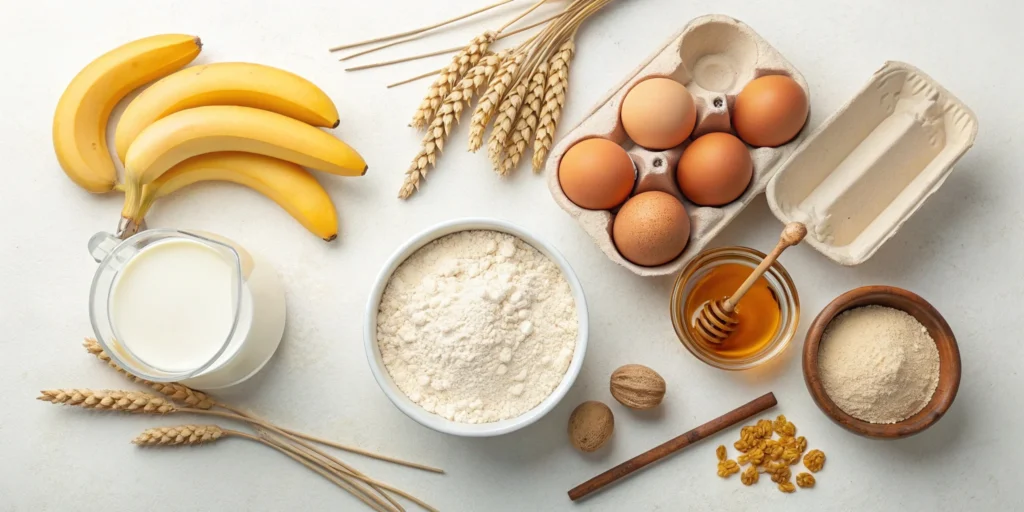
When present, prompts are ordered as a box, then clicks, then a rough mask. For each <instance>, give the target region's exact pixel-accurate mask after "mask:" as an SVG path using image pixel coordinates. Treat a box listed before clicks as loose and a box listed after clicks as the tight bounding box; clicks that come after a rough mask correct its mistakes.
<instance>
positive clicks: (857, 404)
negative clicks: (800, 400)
mask: <svg viewBox="0 0 1024 512" xmlns="http://www.w3.org/2000/svg"><path fill="white" fill-rule="evenodd" d="M818 350H819V352H818V364H819V365H820V369H821V382H822V384H823V385H824V386H825V392H826V393H828V396H829V398H831V399H832V401H833V402H835V403H836V405H838V406H839V408H840V409H842V410H843V411H846V413H847V414H849V415H851V416H853V417H855V418H858V419H860V420H863V421H869V422H871V423H896V422H899V421H903V420H905V419H907V418H909V417H910V416H913V415H914V414H917V412H918V411H920V410H921V409H923V408H924V406H925V405H927V404H928V402H929V401H930V400H931V398H932V394H934V393H935V388H936V387H938V385H939V349H938V348H936V346H935V341H934V340H932V338H931V336H929V335H928V329H926V328H925V327H924V326H923V325H921V322H918V321H917V319H916V318H914V317H913V316H910V315H909V314H907V313H906V312H904V311H901V310H898V309H893V308H888V307H883V306H864V307H860V308H856V309H851V310H849V311H844V312H843V313H841V314H840V315H839V316H837V317H836V318H835V319H833V320H832V321H831V322H829V324H828V327H827V328H826V329H825V333H824V334H823V335H822V337H821V348H819V349H818Z"/></svg>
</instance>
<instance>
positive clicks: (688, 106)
mask: <svg viewBox="0 0 1024 512" xmlns="http://www.w3.org/2000/svg"><path fill="white" fill-rule="evenodd" d="M621 116H622V127H623V128H624V129H625V130H626V135H628V136H629V138H630V139H632V140H633V142H635V143H637V144H639V145H641V146H643V147H645V148H648V149H668V148H673V147H676V146H678V145H680V144H682V143H683V141H685V140H686V138H687V137H689V136H690V132H692V131H693V125H694V123H695V122H696V121H697V108H696V107H695V106H694V105H693V96H691V95H690V91H688V90H686V87H684V86H683V84H681V83H679V82H676V81H675V80H672V79H669V78H648V79H647V80H644V81H642V82H640V83H638V84H636V85H634V86H633V88H632V89H630V90H629V92H628V93H626V98H625V99H624V100H622V114H621Z"/></svg>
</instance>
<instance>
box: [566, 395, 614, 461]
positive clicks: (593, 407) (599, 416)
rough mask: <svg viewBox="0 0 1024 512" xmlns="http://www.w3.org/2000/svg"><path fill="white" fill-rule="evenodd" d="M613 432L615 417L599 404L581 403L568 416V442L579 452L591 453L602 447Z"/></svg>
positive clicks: (591, 402)
mask: <svg viewBox="0 0 1024 512" xmlns="http://www.w3.org/2000/svg"><path fill="white" fill-rule="evenodd" d="M613 430H615V417H614V416H612V410H611V409H609V408H608V406H607V405H605V404H603V403H601V402H596V401H588V402H583V403H582V404H580V405H578V406H577V407H576V409H573V411H572V414H570V415H569V440H570V441H572V445H573V446H575V447H576V448H577V449H579V450H580V451H584V452H592V451H595V450H597V449H598V448H600V447H602V446H604V444H605V443H606V442H608V439H610V438H611V437H612V431H613Z"/></svg>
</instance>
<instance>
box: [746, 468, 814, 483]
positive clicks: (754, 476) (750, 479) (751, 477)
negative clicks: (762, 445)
mask: <svg viewBox="0 0 1024 512" xmlns="http://www.w3.org/2000/svg"><path fill="white" fill-rule="evenodd" d="M808 476H810V475H808ZM760 478H761V474H760V473H758V472H757V466H748V467H747V469H746V470H745V471H744V472H743V474H742V475H740V481H741V482H743V485H754V484H756V483H757V481H758V480H759V479H760Z"/></svg>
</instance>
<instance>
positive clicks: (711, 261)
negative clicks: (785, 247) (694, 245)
mask: <svg viewBox="0 0 1024 512" xmlns="http://www.w3.org/2000/svg"><path fill="white" fill-rule="evenodd" d="M764 258H765V254H764V253H762V252H760V251H757V250H754V249H750V248H747V247H722V248H719V249H712V250H709V251H705V252H703V253H701V254H698V255H697V257H695V258H694V259H693V260H691V261H690V263H689V264H687V266H686V268H684V269H683V271H682V272H681V273H680V274H679V276H678V277H677V278H676V282H675V285H674V286H673V287H672V297H671V300H670V306H669V307H670V314H671V316H672V326H673V328H675V331H676V336H678V337H679V341H680V342H682V344H683V346H685V347H686V348H687V350H689V351H690V353H692V354H693V355H694V356H696V357H697V359H700V360H701V361H704V362H705V363H707V364H709V365H711V366H714V367H716V368H721V369H723V370H746V369H750V368H754V367H756V366H759V365H761V364H764V363H765V362H767V361H769V360H770V359H772V358H774V357H775V356H777V355H779V354H781V353H782V352H783V351H785V349H786V347H787V346H788V345H789V343H790V341H792V340H793V337H794V336H795V335H796V329H797V325H798V324H799V320H800V299H799V297H798V295H797V291H796V286H795V285H794V284H793V280H792V278H791V277H790V276H789V273H788V272H786V269H785V268H784V267H783V266H782V265H781V264H780V263H779V262H775V263H774V264H773V265H772V266H771V267H769V268H768V270H767V271H766V272H765V273H764V275H763V276H762V277H761V278H760V279H758V280H757V282H756V283H755V284H754V286H753V288H752V289H751V291H749V292H748V293H747V294H746V295H745V296H744V297H743V299H741V300H740V302H739V304H738V305H737V307H736V313H737V316H738V317H739V322H740V323H739V326H738V328H737V329H736V331H735V332H733V333H732V334H731V335H730V336H729V337H728V338H726V340H725V341H724V342H723V343H721V344H717V345H716V344H711V343H708V342H706V341H704V340H703V339H701V338H700V337H698V336H697V335H696V333H694V332H693V320H694V317H695V315H699V314H700V309H701V306H703V304H704V303H705V302H707V301H710V300H714V299H723V298H725V297H728V296H729V295H731V294H732V293H733V292H734V291H735V290H736V289H737V288H738V287H739V285H740V283H742V282H743V280H744V279H746V278H747V277H748V276H749V275H750V273H751V272H753V271H754V268H756V267H757V265H758V264H759V263H761V260H763V259H764Z"/></svg>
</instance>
